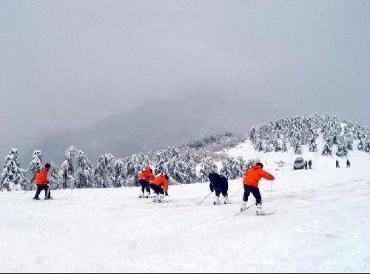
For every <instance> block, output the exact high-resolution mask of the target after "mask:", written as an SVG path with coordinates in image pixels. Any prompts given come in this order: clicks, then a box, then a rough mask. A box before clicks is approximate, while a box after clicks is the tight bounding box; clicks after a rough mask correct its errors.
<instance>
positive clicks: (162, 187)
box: [138, 167, 169, 203]
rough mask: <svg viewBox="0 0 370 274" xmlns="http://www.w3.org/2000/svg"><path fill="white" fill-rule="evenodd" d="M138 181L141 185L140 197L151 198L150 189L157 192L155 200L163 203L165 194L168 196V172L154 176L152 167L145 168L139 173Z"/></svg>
mask: <svg viewBox="0 0 370 274" xmlns="http://www.w3.org/2000/svg"><path fill="white" fill-rule="evenodd" d="M138 183H139V184H140V185H141V194H140V196H139V198H149V197H150V190H151V189H152V190H153V191H154V193H155V196H154V199H153V202H155V203H161V202H162V201H163V199H164V196H168V186H169V178H168V175H167V174H166V173H159V174H158V175H156V176H154V174H153V170H152V169H151V168H150V167H146V168H144V169H143V170H142V171H140V172H139V174H138Z"/></svg>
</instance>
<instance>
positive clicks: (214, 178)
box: [208, 173, 231, 205]
mask: <svg viewBox="0 0 370 274" xmlns="http://www.w3.org/2000/svg"><path fill="white" fill-rule="evenodd" d="M208 178H209V181H210V184H209V189H210V190H211V191H212V192H213V191H215V194H216V197H215V201H214V202H213V204H214V205H220V204H221V202H220V194H221V193H222V196H224V203H225V204H231V202H230V200H229V197H228V194H227V191H228V190H229V182H228V181H227V178H226V177H225V176H223V175H219V174H218V173H210V174H209V175H208Z"/></svg>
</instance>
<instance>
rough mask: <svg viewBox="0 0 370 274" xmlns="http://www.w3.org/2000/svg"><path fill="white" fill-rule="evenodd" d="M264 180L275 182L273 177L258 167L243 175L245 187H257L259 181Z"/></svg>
mask: <svg viewBox="0 0 370 274" xmlns="http://www.w3.org/2000/svg"><path fill="white" fill-rule="evenodd" d="M262 178H265V179H266V180H270V181H272V180H275V177H274V176H272V175H271V174H270V173H268V172H266V171H264V170H263V169H262V168H261V167H260V166H254V167H252V168H251V169H249V170H247V171H246V172H245V173H244V180H243V183H244V184H245V185H247V186H252V187H258V183H259V181H260V180H261V179H262Z"/></svg>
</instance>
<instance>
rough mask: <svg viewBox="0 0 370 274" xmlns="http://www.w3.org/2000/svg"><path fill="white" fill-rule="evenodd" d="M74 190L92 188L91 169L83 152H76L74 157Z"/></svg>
mask: <svg viewBox="0 0 370 274" xmlns="http://www.w3.org/2000/svg"><path fill="white" fill-rule="evenodd" d="M75 186H76V188H91V187H93V186H94V179H93V169H92V165H91V163H90V161H89V160H88V159H87V156H86V154H85V153H84V152H82V151H78V153H77V155H76V174H75Z"/></svg>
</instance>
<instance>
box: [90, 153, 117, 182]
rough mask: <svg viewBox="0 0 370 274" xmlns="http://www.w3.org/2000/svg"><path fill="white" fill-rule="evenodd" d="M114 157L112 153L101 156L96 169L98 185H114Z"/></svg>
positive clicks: (95, 174)
mask: <svg viewBox="0 0 370 274" xmlns="http://www.w3.org/2000/svg"><path fill="white" fill-rule="evenodd" d="M114 158H115V157H114V156H113V155H112V154H104V155H101V156H100V157H99V160H98V164H97V166H96V169H95V171H94V176H95V184H96V187H98V188H107V187H113V186H114V184H113V180H114V177H113V176H114V172H113V170H114V168H113V166H114Z"/></svg>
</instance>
